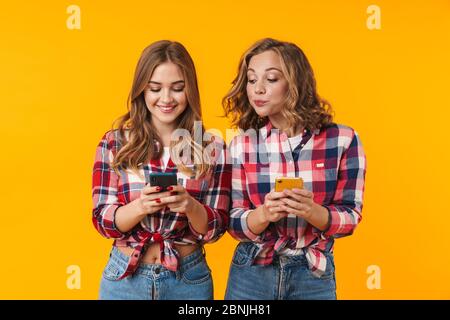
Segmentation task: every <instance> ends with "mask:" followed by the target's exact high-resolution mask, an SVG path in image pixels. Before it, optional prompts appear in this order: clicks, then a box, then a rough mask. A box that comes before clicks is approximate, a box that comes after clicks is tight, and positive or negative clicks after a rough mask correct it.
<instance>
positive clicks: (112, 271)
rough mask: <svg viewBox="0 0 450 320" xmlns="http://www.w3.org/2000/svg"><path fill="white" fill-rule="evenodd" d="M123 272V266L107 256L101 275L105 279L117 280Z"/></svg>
mask: <svg viewBox="0 0 450 320" xmlns="http://www.w3.org/2000/svg"><path fill="white" fill-rule="evenodd" d="M124 273H125V267H124V266H122V265H121V264H120V263H118V262H117V261H116V260H114V259H113V258H109V261H108V263H107V264H106V267H105V269H104V270H103V277H104V278H105V279H106V280H110V281H117V280H119V278H120V277H121V276H122V275H123V274H124Z"/></svg>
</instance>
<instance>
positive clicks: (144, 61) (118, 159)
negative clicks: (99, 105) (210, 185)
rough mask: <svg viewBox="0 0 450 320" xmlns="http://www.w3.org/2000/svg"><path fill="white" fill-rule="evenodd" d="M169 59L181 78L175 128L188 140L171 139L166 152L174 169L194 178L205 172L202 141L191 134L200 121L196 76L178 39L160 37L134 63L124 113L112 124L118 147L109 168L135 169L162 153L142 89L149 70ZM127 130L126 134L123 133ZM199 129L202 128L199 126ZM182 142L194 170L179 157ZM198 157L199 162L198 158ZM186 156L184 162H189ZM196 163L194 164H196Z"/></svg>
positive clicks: (191, 63)
mask: <svg viewBox="0 0 450 320" xmlns="http://www.w3.org/2000/svg"><path fill="white" fill-rule="evenodd" d="M165 62H172V63H174V64H176V65H177V66H178V67H179V68H180V70H181V72H182V74H183V77H184V81H185V92H186V98H187V103H188V105H187V107H186V109H185V110H184V111H183V113H182V114H180V115H179V116H178V118H177V121H178V125H177V127H178V128H179V129H185V130H187V131H188V132H189V133H190V135H189V137H188V139H182V140H180V141H171V144H170V155H171V158H172V161H173V162H174V163H175V164H176V165H177V167H178V169H179V170H181V171H183V172H185V173H188V174H190V175H192V174H195V175H196V176H197V177H198V176H202V175H204V174H206V173H207V172H208V171H209V169H210V162H209V161H206V162H205V161H203V160H204V159H203V157H199V153H200V154H201V153H202V150H203V143H202V144H201V145H199V144H198V143H196V142H195V141H194V140H193V139H192V138H191V137H192V136H193V130H194V123H195V121H201V118H202V115H201V109H200V94H199V90H198V83H197V76H196V71H195V66H194V62H193V61H192V58H191V56H190V55H189V53H188V51H187V50H186V48H185V47H184V46H183V45H182V44H181V43H179V42H175V41H168V40H161V41H157V42H155V43H153V44H151V45H149V46H148V47H146V48H145V49H144V51H143V52H142V54H141V56H140V58H139V61H138V63H137V66H136V70H135V73H134V80H133V85H132V87H131V91H130V94H129V96H128V101H127V104H128V112H127V113H126V114H124V115H123V116H121V117H120V118H119V119H117V120H116V121H115V122H114V123H113V129H114V127H115V123H117V122H118V125H117V127H118V131H119V144H120V146H121V148H120V150H119V151H118V152H117V154H116V156H115V157H114V161H113V164H112V168H113V169H114V170H115V171H116V172H117V171H118V170H119V169H131V170H132V171H134V172H136V173H137V172H138V170H139V167H140V166H141V164H143V163H145V162H146V161H148V160H150V159H159V158H161V156H162V151H163V148H162V147H161V146H162V140H161V137H160V136H159V134H158V132H156V131H155V129H154V128H153V126H152V124H151V117H152V115H151V113H150V111H149V110H148V109H147V105H146V103H145V98H144V90H145V89H146V87H147V85H148V82H149V81H150V79H151V77H152V74H153V71H154V70H155V69H156V67H157V66H159V65H160V64H162V63H165ZM126 131H128V132H127V133H128V135H125V132H126ZM202 132H204V127H203V125H202ZM186 144H188V145H189V147H192V150H193V152H192V155H193V157H195V164H196V167H195V170H193V169H190V168H188V167H187V164H188V163H186V161H183V160H182V156H181V154H180V150H185V146H186ZM199 159H200V161H199ZM191 161H192V157H191V159H187V162H191ZM197 165H198V166H197Z"/></svg>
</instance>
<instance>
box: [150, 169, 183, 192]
mask: <svg viewBox="0 0 450 320" xmlns="http://www.w3.org/2000/svg"><path fill="white" fill-rule="evenodd" d="M150 185H151V186H152V187H156V186H159V187H161V192H162V191H166V190H167V187H168V186H175V185H177V174H176V173H170V172H154V173H150Z"/></svg>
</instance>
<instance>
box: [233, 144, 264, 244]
mask: <svg viewBox="0 0 450 320" xmlns="http://www.w3.org/2000/svg"><path fill="white" fill-rule="evenodd" d="M243 143H246V142H245V140H244V141H242V139H240V137H239V136H238V137H236V138H234V139H233V141H232V142H231V144H230V148H229V149H230V158H231V159H230V161H231V163H232V170H231V207H232V209H231V211H230V221H229V224H228V233H229V234H230V235H231V236H232V237H233V238H235V239H236V240H238V241H243V242H249V241H252V242H255V243H263V242H264V240H265V235H266V233H267V232H268V229H266V230H265V231H263V232H262V233H261V234H259V235H258V234H254V233H253V232H252V231H251V230H250V229H249V227H248V223H247V217H248V215H249V214H250V212H252V211H253V210H254V209H255V206H254V205H253V203H252V202H251V200H250V196H249V194H248V192H247V178H246V173H245V168H244V166H243V165H242V161H241V156H240V154H241V150H244V148H243Z"/></svg>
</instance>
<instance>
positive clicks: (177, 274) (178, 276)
mask: <svg viewBox="0 0 450 320" xmlns="http://www.w3.org/2000/svg"><path fill="white" fill-rule="evenodd" d="M175 276H176V279H177V280H181V268H178V269H177V271H175Z"/></svg>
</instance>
